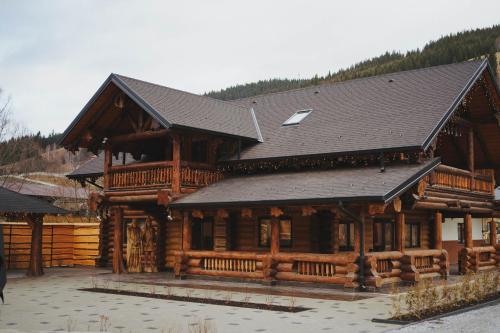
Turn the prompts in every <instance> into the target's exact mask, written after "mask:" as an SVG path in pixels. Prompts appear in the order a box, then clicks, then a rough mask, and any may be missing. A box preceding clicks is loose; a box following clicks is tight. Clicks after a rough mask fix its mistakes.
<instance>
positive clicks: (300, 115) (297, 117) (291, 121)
mask: <svg viewBox="0 0 500 333" xmlns="http://www.w3.org/2000/svg"><path fill="white" fill-rule="evenodd" d="M311 112H312V110H300V111H297V112H295V113H294V115H293V116H291V117H290V118H288V119H287V120H286V121H285V122H284V123H283V126H289V125H297V124H299V123H300V122H301V121H302V120H303V119H304V118H305V117H307V116H308V115H309V114H310V113H311Z"/></svg>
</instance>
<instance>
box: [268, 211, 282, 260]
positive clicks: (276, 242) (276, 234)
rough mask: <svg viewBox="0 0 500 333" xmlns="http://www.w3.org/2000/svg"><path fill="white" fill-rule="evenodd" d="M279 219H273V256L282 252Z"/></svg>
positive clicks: (271, 250)
mask: <svg viewBox="0 0 500 333" xmlns="http://www.w3.org/2000/svg"><path fill="white" fill-rule="evenodd" d="M279 222H280V221H279V219H277V218H272V219H271V249H270V252H271V254H272V255H274V254H277V253H278V252H279V251H280V224H279Z"/></svg>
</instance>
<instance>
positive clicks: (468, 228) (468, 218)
mask: <svg viewBox="0 0 500 333" xmlns="http://www.w3.org/2000/svg"><path fill="white" fill-rule="evenodd" d="M464 234H465V247H466V248H470V249H471V248H473V247H474V243H473V242H472V215H471V213H467V214H465V218H464Z"/></svg>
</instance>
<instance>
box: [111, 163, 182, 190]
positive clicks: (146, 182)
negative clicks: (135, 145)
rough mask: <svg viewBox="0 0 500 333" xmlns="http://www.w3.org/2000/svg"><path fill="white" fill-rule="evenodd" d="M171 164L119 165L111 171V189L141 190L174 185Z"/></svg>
mask: <svg viewBox="0 0 500 333" xmlns="http://www.w3.org/2000/svg"><path fill="white" fill-rule="evenodd" d="M172 172H173V171H172V165H171V162H168V161H162V162H150V163H136V164H131V165H117V166H113V167H111V170H110V171H109V175H108V176H109V188H110V189H116V188H140V187H154V186H166V185H169V184H171V183H172V176H173V174H172Z"/></svg>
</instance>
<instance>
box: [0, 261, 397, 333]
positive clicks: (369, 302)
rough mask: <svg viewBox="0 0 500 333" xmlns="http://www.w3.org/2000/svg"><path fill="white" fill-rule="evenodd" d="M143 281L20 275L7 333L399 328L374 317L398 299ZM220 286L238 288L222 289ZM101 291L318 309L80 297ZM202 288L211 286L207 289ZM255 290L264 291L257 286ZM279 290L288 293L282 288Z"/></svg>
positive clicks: (5, 308)
mask: <svg viewBox="0 0 500 333" xmlns="http://www.w3.org/2000/svg"><path fill="white" fill-rule="evenodd" d="M143 276H145V275H137V279H134V283H132V282H130V281H131V279H132V278H133V275H124V276H123V278H122V277H120V279H119V280H118V279H117V278H116V276H114V275H112V274H109V271H107V270H103V269H85V268H64V269H62V268H54V269H47V270H46V274H45V275H44V276H43V277H40V278H27V277H22V276H21V275H15V277H13V278H10V279H9V281H8V284H7V288H6V304H4V305H0V332H37V331H48V332H57V331H61V332H68V331H71V332H76V331H83V332H105V331H107V332H123V333H129V332H152V333H155V332H158V333H162V332H164V333H167V332H170V333H180V332H199V331H198V330H195V328H196V327H197V325H198V327H199V324H200V322H201V323H202V325H205V326H206V328H209V329H211V330H208V332H239V333H244V332H290V333H292V332H311V333H312V332H382V331H386V330H388V329H394V328H396V327H397V326H393V325H388V324H379V323H373V322H371V319H372V318H374V317H378V318H387V317H388V316H389V315H388V311H389V309H390V299H389V297H388V296H387V295H384V294H370V295H369V296H372V297H370V298H366V299H360V300H353V301H351V300H350V299H352V297H350V296H352V295H353V293H352V292H343V291H340V290H337V289H332V290H329V289H321V292H319V291H317V290H316V291H312V290H311V297H315V296H316V295H315V293H319V294H329V295H331V297H326V298H331V299H324V298H325V297H317V298H311V297H308V298H306V297H295V296H289V295H287V293H283V294H282V295H278V296H276V295H266V293H265V292H261V291H259V290H256V292H249V290H252V289H250V288H245V289H244V290H246V291H242V292H240V291H237V292H235V291H232V290H230V291H227V290H212V289H210V288H207V286H210V285H213V284H214V282H206V281H199V280H185V281H180V282H179V281H178V280H173V281H171V282H172V283H171V284H169V283H167V284H163V283H156V284H152V283H148V282H147V281H141V277H143ZM156 281H158V279H156ZM137 282H139V283H137ZM219 285H234V283H232V284H227V283H224V284H223V283H221V282H219ZM248 285H250V284H248ZM95 286H97V287H105V288H111V289H119V290H131V291H139V292H147V293H155V294H156V293H158V294H160V293H161V294H175V295H182V296H192V297H204V298H214V299H215V298H217V299H225V300H227V299H231V300H235V301H236V300H240V301H241V300H244V299H247V301H249V302H252V303H253V302H255V303H264V304H268V303H270V302H273V304H281V305H286V306H290V305H291V304H295V306H303V307H308V308H311V309H310V310H307V311H303V312H298V313H288V312H277V311H268V310H258V309H247V308H238V307H231V306H221V305H209V304H198V303H191V302H181V301H170V300H161V299H152V298H144V297H135V296H124V295H111V294H101V293H95V292H87V291H80V290H78V289H79V288H90V287H95ZM193 286H195V287H193ZM196 286H204V287H203V288H201V289H200V288H197V287H196ZM253 286H254V287H255V288H264V287H259V286H258V285H257V284H253ZM266 288H269V287H266ZM273 288H277V290H284V288H282V287H273ZM280 288H281V289H280ZM288 288H290V287H288ZM291 289H294V290H306V291H307V290H308V289H307V288H305V289H304V288H297V287H295V288H291ZM336 295H337V296H342V297H337V296H336ZM346 295H347V296H348V297H346Z"/></svg>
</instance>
